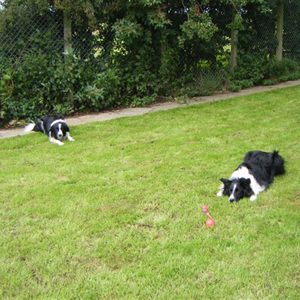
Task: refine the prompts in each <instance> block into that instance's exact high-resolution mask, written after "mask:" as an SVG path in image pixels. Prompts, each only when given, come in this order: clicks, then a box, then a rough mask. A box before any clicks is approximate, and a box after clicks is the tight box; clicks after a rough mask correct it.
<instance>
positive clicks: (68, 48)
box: [64, 10, 72, 56]
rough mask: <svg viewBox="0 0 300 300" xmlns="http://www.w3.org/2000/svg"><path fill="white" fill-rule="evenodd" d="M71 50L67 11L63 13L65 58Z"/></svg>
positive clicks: (70, 27) (70, 28)
mask: <svg viewBox="0 0 300 300" xmlns="http://www.w3.org/2000/svg"><path fill="white" fill-rule="evenodd" d="M71 50H72V22H71V16H70V13H69V12H68V11H66V10H65V11H64V53H65V55H66V56H67V55H68V54H69V53H70V52H71Z"/></svg>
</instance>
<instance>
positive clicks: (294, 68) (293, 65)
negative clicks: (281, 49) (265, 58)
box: [263, 59, 300, 81]
mask: <svg viewBox="0 0 300 300" xmlns="http://www.w3.org/2000/svg"><path fill="white" fill-rule="evenodd" d="M263 72H264V79H265V80H268V79H270V80H275V79H277V80H278V81H287V80H295V79H298V78H300V76H299V75H300V64H299V63H297V62H295V61H293V60H290V59H283V60H281V61H277V60H275V59H272V60H270V61H269V62H268V63H267V64H266V66H265V67H264V70H263Z"/></svg>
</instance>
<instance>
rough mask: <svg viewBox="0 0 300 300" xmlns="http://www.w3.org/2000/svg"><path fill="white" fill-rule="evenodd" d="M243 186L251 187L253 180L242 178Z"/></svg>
mask: <svg viewBox="0 0 300 300" xmlns="http://www.w3.org/2000/svg"><path fill="white" fill-rule="evenodd" d="M240 182H241V185H242V186H243V187H246V186H249V185H250V183H251V180H250V179H249V178H247V179H245V178H241V179H240Z"/></svg>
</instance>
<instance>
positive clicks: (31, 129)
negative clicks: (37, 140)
mask: <svg viewBox="0 0 300 300" xmlns="http://www.w3.org/2000/svg"><path fill="white" fill-rule="evenodd" d="M34 127H35V123H29V124H28V125H26V126H25V128H24V131H25V132H30V131H33V129H34Z"/></svg>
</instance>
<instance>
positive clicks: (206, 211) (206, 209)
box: [202, 205, 208, 214]
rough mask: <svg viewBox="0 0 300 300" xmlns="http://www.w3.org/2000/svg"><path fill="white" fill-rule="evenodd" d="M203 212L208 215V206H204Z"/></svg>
mask: <svg viewBox="0 0 300 300" xmlns="http://www.w3.org/2000/svg"><path fill="white" fill-rule="evenodd" d="M202 212H203V213H204V214H206V213H208V205H203V206H202Z"/></svg>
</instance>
